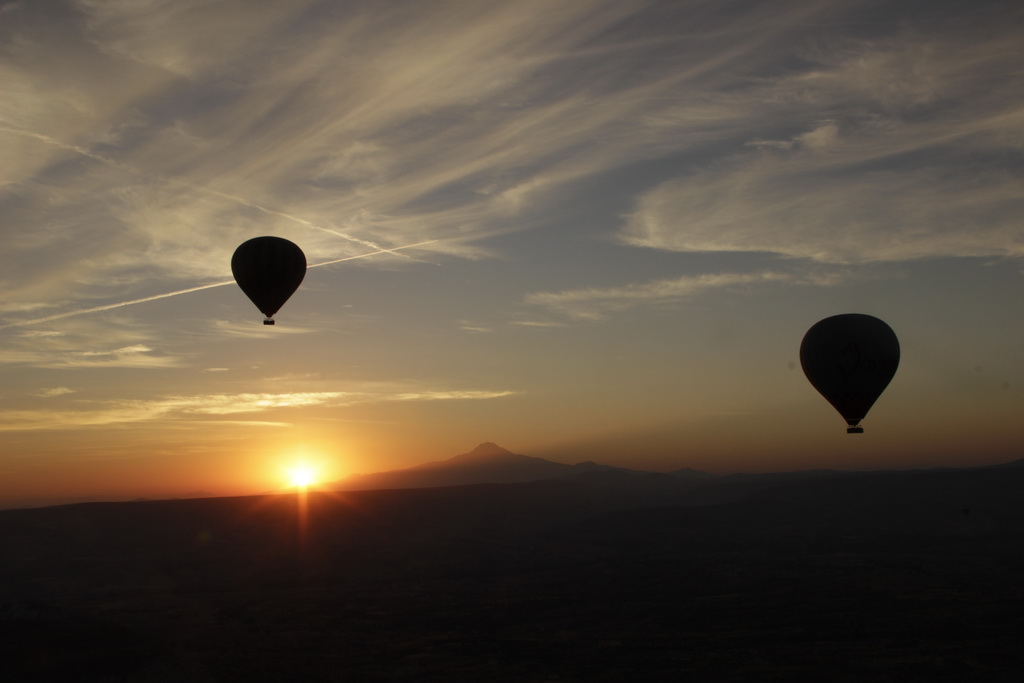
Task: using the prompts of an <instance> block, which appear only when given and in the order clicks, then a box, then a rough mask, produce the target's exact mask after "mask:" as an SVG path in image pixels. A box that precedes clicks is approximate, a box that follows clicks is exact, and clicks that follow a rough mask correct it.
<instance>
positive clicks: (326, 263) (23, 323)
mask: <svg viewBox="0 0 1024 683" xmlns="http://www.w3.org/2000/svg"><path fill="white" fill-rule="evenodd" d="M437 241H438V240H427V241H426V242H417V243H416V244H406V245H405V246H401V247H392V248H390V249H379V250H377V251H370V252H367V253H365V254H356V255H355V256H346V257H344V258H339V259H334V260H333V261H324V262H322V263H314V264H313V265H311V266H306V269H307V270H308V269H310V268H319V267H320V266H329V265H331V264H333V263H341V262H342V261H354V260H356V259H361V258H366V257H368V256H377V255H378V254H394V252H396V251H401V250H403V249H412V248H414V247H422V246H423V245H424V244H431V243H433V242H437ZM233 284H235V281H234V280H227V281H225V282H214V283H212V284H208V285H199V286H198V287H189V288H188V289H179V290H178V291H176V292H165V293H164V294H154V295H153V296H147V297H143V298H141V299H132V300H131V301H121V302H119V303H116V304H105V305H103V306H93V307H92V308H85V309H82V310H80V311H70V312H68V313H58V314H56V315H50V316H47V317H45V318H36V319H35V320H22V321H20V322H16V323H7V324H6V325H0V330H6V329H7V328H9V327H25V326H27V325H38V324H40V323H48V322H50V321H52V320H61V319H63V318H71V317H74V316H76V315H85V314H87V313H99V312H101V311H109V310H111V309H114V308H121V307H122V306H133V305H135V304H143V303H146V302H147V301H156V300H157V299H166V298H168V297H172V296H178V295H180V294H189V293H191V292H198V291H201V290H204V289H213V288H214V287H223V286H225V285H233Z"/></svg>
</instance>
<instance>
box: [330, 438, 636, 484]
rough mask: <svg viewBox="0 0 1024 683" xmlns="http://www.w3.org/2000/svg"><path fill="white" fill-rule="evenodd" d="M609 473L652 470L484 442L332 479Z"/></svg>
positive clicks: (495, 479)
mask: <svg viewBox="0 0 1024 683" xmlns="http://www.w3.org/2000/svg"><path fill="white" fill-rule="evenodd" d="M597 473H606V474H607V475H611V476H616V475H619V476H649V475H651V473H650V472H641V471H639V470H630V469H626V468H622V467H611V466H609V465H599V464H598V463H595V462H581V463H577V464H575V465H566V464H565V463H560V462H553V461H551V460H545V459H544V458H536V457H532V456H528V455H519V454H517V453H513V452H511V451H509V450H506V449H504V448H502V447H501V446H498V445H497V444H494V443H490V442H487V443H482V444H480V445H479V446H477V447H476V448H474V449H473V450H471V451H469V452H468V453H462V454H461V455H456V456H454V457H451V458H448V459H447V460H439V461H435V462H428V463H424V464H422V465H416V466H415V467H408V468H405V469H400V470H391V471H387V472H375V473H373V474H357V475H353V476H351V477H347V478H345V479H342V480H340V481H336V482H333V483H331V484H329V485H327V486H326V488H329V489H333V490H335V491H359V490H373V489H416V488H433V487H440V486H461V485H465V484H514V483H521V482H528V481H538V480H542V479H566V478H568V479H573V478H577V477H580V476H590V477H592V476H594V475H595V474H597Z"/></svg>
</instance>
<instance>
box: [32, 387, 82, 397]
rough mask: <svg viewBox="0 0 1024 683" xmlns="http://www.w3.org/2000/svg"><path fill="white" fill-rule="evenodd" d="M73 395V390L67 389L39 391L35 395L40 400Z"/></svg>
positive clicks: (56, 388) (58, 388) (55, 388)
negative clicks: (40, 398) (39, 397)
mask: <svg viewBox="0 0 1024 683" xmlns="http://www.w3.org/2000/svg"><path fill="white" fill-rule="evenodd" d="M73 393H75V390H74V389H69V388H67V387H53V388H51V389H41V390H40V391H39V393H38V394H36V395H37V396H41V397H42V398H53V397H55V396H65V395H67V394H73Z"/></svg>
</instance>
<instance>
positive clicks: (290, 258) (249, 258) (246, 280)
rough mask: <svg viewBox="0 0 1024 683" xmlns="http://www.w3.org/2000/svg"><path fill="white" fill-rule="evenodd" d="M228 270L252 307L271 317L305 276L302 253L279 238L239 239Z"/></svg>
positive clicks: (291, 243) (269, 318)
mask: <svg viewBox="0 0 1024 683" xmlns="http://www.w3.org/2000/svg"><path fill="white" fill-rule="evenodd" d="M231 273H232V274H233V275H234V276H235V282H237V283H238V286H239V287H241V288H242V291H243V292H245V295H246V296H247V297H249V298H250V299H251V300H252V302H253V303H254V304H256V308H258V309H260V311H261V312H262V313H263V315H265V316H267V319H266V320H264V321H263V324H265V325H273V324H274V321H273V320H271V318H273V317H274V314H275V313H277V311H278V310H280V308H281V306H283V305H284V302H285V301H288V297H290V296H291V295H292V294H294V293H295V290H296V289H298V288H299V285H300V284H301V283H302V278H304V277H305V276H306V255H305V254H303V253H302V249H299V247H298V246H297V245H296V244H295V243H294V242H290V241H288V240H286V239H284V238H283V237H270V236H266V237H254V238H252V239H251V240H247V241H246V242H243V243H242V244H241V245H239V247H238V248H237V249H235V253H234V254H233V255H232V257H231Z"/></svg>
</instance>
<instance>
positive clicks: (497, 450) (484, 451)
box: [466, 441, 512, 458]
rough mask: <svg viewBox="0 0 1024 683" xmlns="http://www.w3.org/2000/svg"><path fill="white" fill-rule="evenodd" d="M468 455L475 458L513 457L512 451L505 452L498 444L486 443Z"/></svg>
mask: <svg viewBox="0 0 1024 683" xmlns="http://www.w3.org/2000/svg"><path fill="white" fill-rule="evenodd" d="M466 455H472V456H474V457H479V458H485V457H491V456H495V455H512V451H508V450H505V449H504V448H502V447H501V446H499V445H498V444H496V443H491V442H490V441H485V442H483V443H482V444H480V445H479V446H477V447H476V448H474V449H473V450H471V451H470V452H469V453H466Z"/></svg>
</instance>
